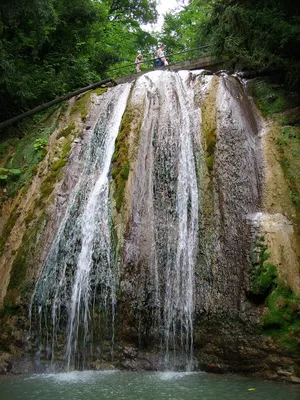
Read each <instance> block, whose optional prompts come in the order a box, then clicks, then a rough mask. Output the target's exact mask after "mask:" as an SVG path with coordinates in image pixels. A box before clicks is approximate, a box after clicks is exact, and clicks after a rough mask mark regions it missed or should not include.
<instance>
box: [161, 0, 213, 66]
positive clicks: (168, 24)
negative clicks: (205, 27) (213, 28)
mask: <svg viewBox="0 0 300 400" xmlns="http://www.w3.org/2000/svg"><path fill="white" fill-rule="evenodd" d="M181 8H182V9H181V11H179V12H176V13H175V12H169V13H167V14H166V15H165V19H164V24H163V27H162V32H161V33H160V34H159V40H160V42H162V43H165V44H166V46H167V53H168V54H172V53H179V52H183V51H186V50H188V49H195V48H196V47H200V46H201V45H206V44H207V38H206V37H205V36H201V37H200V36H199V30H200V26H201V25H202V24H203V22H204V21H205V19H206V18H207V16H206V13H205V7H204V6H203V5H202V6H201V7H199V4H198V2H196V1H190V2H189V4H187V5H184V6H182V7H181ZM204 52H205V50H197V51H193V52H188V53H184V54H178V55H175V56H172V59H171V60H170V61H171V62H178V61H183V60H184V61H185V60H188V59H190V58H194V57H197V56H200V55H203V54H204Z"/></svg>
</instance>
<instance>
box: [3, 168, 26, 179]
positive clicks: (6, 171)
mask: <svg viewBox="0 0 300 400" xmlns="http://www.w3.org/2000/svg"><path fill="white" fill-rule="evenodd" d="M20 173H21V170H19V169H15V168H0V179H1V180H6V179H8V178H9V177H10V176H14V175H20Z"/></svg>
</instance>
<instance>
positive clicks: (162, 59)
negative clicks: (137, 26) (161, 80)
mask: <svg viewBox="0 0 300 400" xmlns="http://www.w3.org/2000/svg"><path fill="white" fill-rule="evenodd" d="M165 48H166V46H165V45H164V44H161V45H160V46H159V49H158V50H157V52H156V67H164V66H165V65H168V61H167V59H166V56H165V52H164V50H165Z"/></svg>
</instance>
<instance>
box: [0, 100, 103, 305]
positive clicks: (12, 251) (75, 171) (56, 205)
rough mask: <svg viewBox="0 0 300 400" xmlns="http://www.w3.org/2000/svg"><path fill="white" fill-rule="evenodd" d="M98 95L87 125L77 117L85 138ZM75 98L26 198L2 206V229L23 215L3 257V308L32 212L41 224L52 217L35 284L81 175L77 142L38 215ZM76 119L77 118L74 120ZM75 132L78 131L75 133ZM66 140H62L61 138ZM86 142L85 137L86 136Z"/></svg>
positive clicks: (40, 250) (42, 238)
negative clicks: (13, 214) (38, 203)
mask: <svg viewBox="0 0 300 400" xmlns="http://www.w3.org/2000/svg"><path fill="white" fill-rule="evenodd" d="M96 98H97V97H96V96H95V95H92V98H91V99H92V102H93V103H94V104H93V107H92V108H91V111H90V114H89V115H88V117H87V121H86V123H85V124H83V122H82V121H81V118H80V116H79V115H76V116H75V118H76V119H75V121H74V122H75V130H76V131H77V133H78V131H79V132H81V131H82V132H83V134H84V135H85V136H88V135H89V134H90V132H92V129H91V130H89V131H85V129H84V127H85V126H93V127H94V126H95V124H96V122H97V115H98V113H97V104H95V102H96ZM74 102H75V99H71V100H70V101H69V103H68V111H67V113H66V116H65V118H64V119H63V120H62V121H61V122H60V123H59V124H58V127H57V128H56V129H55V131H54V132H53V133H52V135H51V136H50V137H49V141H48V146H47V155H46V157H45V158H44V159H43V160H42V161H41V162H40V164H39V165H38V170H37V173H36V175H35V176H34V177H33V179H32V182H31V185H30V187H29V189H28V190H27V192H26V194H25V195H24V196H22V192H21V190H20V191H19V193H18V195H17V196H16V197H15V198H14V199H13V200H8V201H7V202H6V203H4V205H3V207H2V221H1V226H2V229H3V226H4V225H5V223H6V222H7V220H8V218H9V216H10V214H11V212H12V211H17V212H18V213H19V217H18V218H17V220H16V223H15V225H14V227H13V229H12V230H11V233H10V236H9V238H8V239H7V241H6V243H5V247H4V251H3V254H2V256H1V257H0V307H1V306H2V305H3V299H4V297H5V295H6V291H7V287H8V285H9V281H10V272H11V267H12V264H13V262H14V260H15V258H16V255H17V252H18V250H19V249H20V248H21V247H22V244H23V238H24V235H25V233H26V231H27V229H28V226H26V223H25V220H26V217H27V216H28V214H29V213H30V212H33V211H34V221H35V223H36V222H38V219H39V218H40V217H41V215H42V214H46V215H47V216H49V219H50V221H49V223H48V224H47V225H46V227H45V229H44V231H43V232H42V233H41V236H40V237H39V246H38V247H37V254H36V262H35V265H36V269H35V270H34V271H28V275H30V280H31V279H32V280H33V281H34V282H35V281H36V279H37V276H38V274H39V270H38V268H39V267H41V265H42V264H43V260H44V259H45V256H46V254H47V251H48V249H49V246H50V245H51V242H52V239H53V237H54V234H55V232H56V230H57V229H58V226H59V223H60V221H61V219H62V217H63V214H64V211H65V209H66V203H67V202H66V201H63V200H64V197H65V196H67V195H68V194H69V193H70V191H71V189H72V187H74V186H75V184H76V178H77V177H78V175H79V173H80V166H81V167H82V165H81V162H80V157H79V153H78V152H80V148H81V147H80V146H78V144H75V143H73V145H72V149H71V153H70V155H69V161H68V164H69V165H70V166H71V168H69V169H68V164H67V166H66V167H65V170H64V174H63V176H62V178H61V179H60V180H59V181H58V182H57V183H56V184H55V187H54V190H53V192H52V193H51V194H50V196H49V199H48V200H47V204H46V207H45V209H44V210H42V212H40V215H37V212H36V210H33V207H34V205H35V202H36V201H38V200H39V199H40V197H41V193H40V189H41V185H42V183H43V182H44V180H45V177H47V175H48V174H49V173H50V172H51V165H52V160H53V158H55V155H56V150H57V147H58V146H60V145H61V143H60V141H59V139H58V140H57V139H56V136H57V134H58V132H59V131H61V129H63V128H65V127H66V126H67V125H68V124H69V122H70V121H71V119H70V109H71V108H72V106H73V104H74ZM72 120H74V118H73V119H72ZM75 130H74V132H75ZM75 137H76V135H75V136H74V135H72V140H74V139H75ZM61 139H62V138H61ZM83 139H84V137H83ZM27 278H28V276H27Z"/></svg>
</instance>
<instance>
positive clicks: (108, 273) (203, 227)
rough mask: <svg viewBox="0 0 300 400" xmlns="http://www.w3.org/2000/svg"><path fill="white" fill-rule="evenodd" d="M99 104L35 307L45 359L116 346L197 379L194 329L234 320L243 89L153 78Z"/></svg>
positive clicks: (244, 164)
mask: <svg viewBox="0 0 300 400" xmlns="http://www.w3.org/2000/svg"><path fill="white" fill-rule="evenodd" d="M99 101H100V107H99V109H100V111H99V116H98V122H97V124H96V126H95V129H94V130H93V132H91V133H90V134H88V135H86V137H85V139H84V146H85V147H84V152H83V157H84V168H83V170H82V173H81V176H80V178H79V181H78V183H77V185H76V186H75V189H74V190H73V192H72V193H70V195H69V204H68V207H67V211H66V213H65V216H64V218H63V220H62V222H61V225H60V227H59V229H58V232H57V233H56V236H55V239H54V241H53V244H52V246H51V248H50V251H49V253H48V256H47V258H46V260H45V262H44V265H43V268H42V269H41V273H40V277H39V280H38V282H37V284H36V287H35V291H34V295H33V298H32V304H31V315H32V318H33V320H34V319H35V329H36V330H37V331H38V333H37V334H36V338H37V341H38V346H39V355H40V358H41V359H44V358H45V357H47V358H48V359H51V361H52V363H54V364H55V363H56V364H57V363H65V365H66V367H67V368H68V369H70V368H83V367H85V366H87V365H89V364H88V362H90V360H102V361H103V360H104V361H106V360H108V353H109V355H111V354H112V353H113V344H114V341H115V338H116V342H117V344H119V345H120V346H119V347H118V349H119V356H120V354H121V353H120V348H122V346H126V344H127V343H129V345H133V346H136V347H137V348H139V349H150V350H151V351H153V352H156V353H159V354H160V362H157V363H156V364H155V365H153V366H152V367H153V368H160V369H163V368H164V369H173V370H174V369H181V370H192V369H193V368H195V362H194V348H195V340H198V339H199V331H201V323H199V321H200V319H201V315H204V314H205V313H207V312H208V313H211V314H210V315H212V316H214V315H216V314H217V313H218V312H219V313H221V314H222V315H226V313H228V312H229V311H230V312H232V313H233V314H234V313H235V314H236V315H237V314H238V313H239V312H240V310H241V309H242V305H241V303H242V301H241V299H242V296H244V292H245V290H244V289H245V285H246V283H245V282H244V281H245V278H244V276H245V270H246V268H248V261H249V254H250V233H249V232H250V230H249V226H248V225H247V224H248V219H247V215H249V214H251V213H255V212H256V211H257V210H258V208H259V204H260V182H261V176H260V173H261V172H260V171H261V170H260V164H259V161H258V159H259V157H260V153H259V146H260V142H259V138H258V125H257V121H256V120H255V116H254V114H253V110H252V108H251V106H250V104H249V101H248V99H247V97H246V95H245V93H244V90H243V87H242V85H241V84H240V82H239V81H238V80H237V79H235V78H233V77H230V76H227V75H224V74H223V75H222V76H220V77H216V76H206V75H205V74H203V73H202V72H201V71H194V72H188V71H181V72H179V73H175V72H170V71H154V72H150V73H147V74H145V75H143V76H140V77H139V78H138V79H137V80H136V81H135V83H134V84H133V85H120V86H117V87H115V88H113V89H111V90H109V91H108V92H107V93H105V94H104V95H102V96H101V97H100V99H99ZM126 124H127V125H126ZM124 126H125V128H126V129H125V128H124ZM118 132H120V137H118V140H117V146H119V147H116V153H115V154H114V146H115V140H116V138H117V135H118ZM124 132H125V133H124ZM121 140H124V143H123V145H120V141H121ZM122 152H123V153H122ZM125 153H126V154H125ZM116 159H118V162H119V164H121V163H122V162H123V160H126V167H127V169H128V170H129V172H128V174H127V175H128V176H126V180H125V178H124V177H123V178H122V179H123V180H120V181H118V179H117V178H116V176H118V175H116V174H117V173H115V172H114V171H115V170H116V169H117V168H115V164H114V162H115V161H116ZM68 167H69V168H71V166H68ZM119 167H120V165H118V168H119ZM122 167H124V166H122V165H121V167H120V168H122ZM111 170H112V173H110V171H111ZM118 171H119V170H118ZM121 171H122V170H121ZM115 175H116V176H115ZM125 175H126V174H125ZM120 179H121V178H120ZM118 182H119V183H118ZM120 182H121V184H122V185H123V186H122V187H121V189H122V190H121V189H120V187H118V185H120ZM120 192H121V193H122V196H120V197H119V198H118V202H119V203H118V206H117V201H114V200H113V198H115V195H116V194H118V195H119V194H120ZM116 242H118V244H117V245H116V244H115V243H116ZM243 306H244V303H243ZM36 316H37V317H36ZM195 327H197V334H196V335H195ZM197 338H198V339H197ZM108 343H109V345H108ZM120 358H122V356H120Z"/></svg>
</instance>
